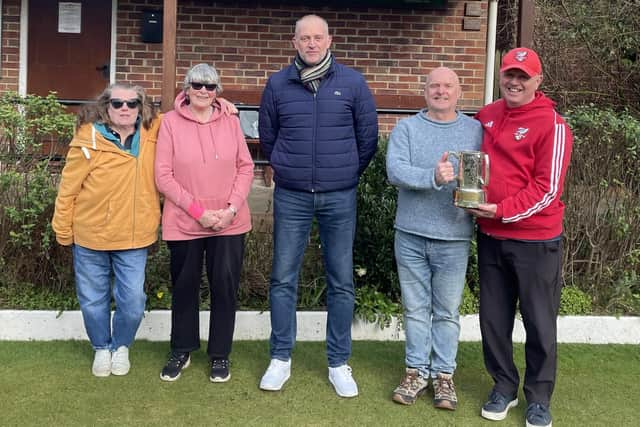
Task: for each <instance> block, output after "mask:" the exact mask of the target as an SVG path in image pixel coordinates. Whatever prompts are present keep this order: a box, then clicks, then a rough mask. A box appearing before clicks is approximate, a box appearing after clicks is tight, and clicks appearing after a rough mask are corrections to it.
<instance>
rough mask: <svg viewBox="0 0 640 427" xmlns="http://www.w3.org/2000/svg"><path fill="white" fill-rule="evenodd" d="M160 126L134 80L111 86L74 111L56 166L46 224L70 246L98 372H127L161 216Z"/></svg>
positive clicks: (103, 375) (119, 373)
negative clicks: (73, 127)
mask: <svg viewBox="0 0 640 427" xmlns="http://www.w3.org/2000/svg"><path fill="white" fill-rule="evenodd" d="M159 128H160V117H159V116H158V115H157V114H156V111H155V108H154V106H153V104H152V102H151V100H150V99H149V98H148V97H147V96H146V95H145V93H144V90H143V89H142V88H141V87H140V86H134V85H130V84H127V83H116V84H113V85H110V86H109V87H107V88H106V89H105V90H104V91H103V92H102V94H101V95H100V96H99V97H98V99H97V101H96V103H95V104H92V105H90V106H88V107H87V108H85V109H84V110H83V111H82V112H81V113H80V114H79V116H78V128H77V131H76V133H75V135H74V138H73V140H72V141H71V144H70V146H69V152H68V154H67V160H66V164H65V167H64V169H63V171H62V180H61V182H60V188H59V192H58V197H57V198H56V205H55V213H54V216H53V221H52V226H53V230H54V231H55V233H56V240H57V241H58V242H59V243H60V244H61V245H64V246H72V247H73V266H74V272H75V281H76V291H77V295H78V300H79V302H80V309H81V310H82V317H83V319H84V324H85V328H86V330H87V334H88V336H89V340H90V341H91V345H92V346H93V348H94V350H95V356H94V361H93V367H92V372H93V375H95V376H98V377H106V376H108V375H110V374H114V375H126V374H127V373H128V372H129V368H130V363H129V347H130V346H131V344H132V343H133V340H134V338H135V335H136V331H137V330H138V326H139V325H140V321H141V320H142V315H143V312H144V307H145V301H146V296H145V293H144V279H145V265H146V261H147V249H148V247H149V245H151V244H152V243H154V242H155V241H156V239H157V235H158V225H159V222H160V199H159V195H158V192H157V190H156V187H155V183H154V174H153V165H154V159H155V149H156V140H157V137H158V129H159ZM112 280H113V297H114V300H115V312H114V315H113V320H112V319H111V292H112Z"/></svg>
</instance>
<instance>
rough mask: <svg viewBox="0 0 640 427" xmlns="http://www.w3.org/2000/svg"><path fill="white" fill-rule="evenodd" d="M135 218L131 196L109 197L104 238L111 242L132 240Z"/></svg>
mask: <svg viewBox="0 0 640 427" xmlns="http://www.w3.org/2000/svg"><path fill="white" fill-rule="evenodd" d="M133 220H134V212H133V209H132V206H131V199H130V197H120V198H115V199H109V202H108V203H107V212H106V215H105V223H104V227H103V228H102V233H101V234H103V238H104V239H105V240H107V241H110V242H122V241H129V240H131V238H132V233H133Z"/></svg>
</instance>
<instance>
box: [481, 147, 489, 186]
mask: <svg viewBox="0 0 640 427" xmlns="http://www.w3.org/2000/svg"><path fill="white" fill-rule="evenodd" d="M482 156H483V157H484V174H483V175H482V178H480V182H481V183H482V185H489V155H488V154H487V153H483V154H482Z"/></svg>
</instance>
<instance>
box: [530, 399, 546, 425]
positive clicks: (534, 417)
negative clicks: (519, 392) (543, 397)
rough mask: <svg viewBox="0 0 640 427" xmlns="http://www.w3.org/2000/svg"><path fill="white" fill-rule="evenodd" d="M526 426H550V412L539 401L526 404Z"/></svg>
mask: <svg viewBox="0 0 640 427" xmlns="http://www.w3.org/2000/svg"><path fill="white" fill-rule="evenodd" d="M527 427H551V412H549V408H548V407H546V406H544V405H542V404H540V403H531V404H529V406H527Z"/></svg>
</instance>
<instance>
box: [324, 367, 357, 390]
mask: <svg viewBox="0 0 640 427" xmlns="http://www.w3.org/2000/svg"><path fill="white" fill-rule="evenodd" d="M329 382H331V384H332V385H333V388H334V389H335V390H336V393H337V394H338V396H340V397H356V396H357V395H358V384H356V382H355V381H354V379H353V376H352V375H351V367H350V366H349V365H347V364H344V365H342V366H338V367H337V368H331V367H329Z"/></svg>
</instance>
